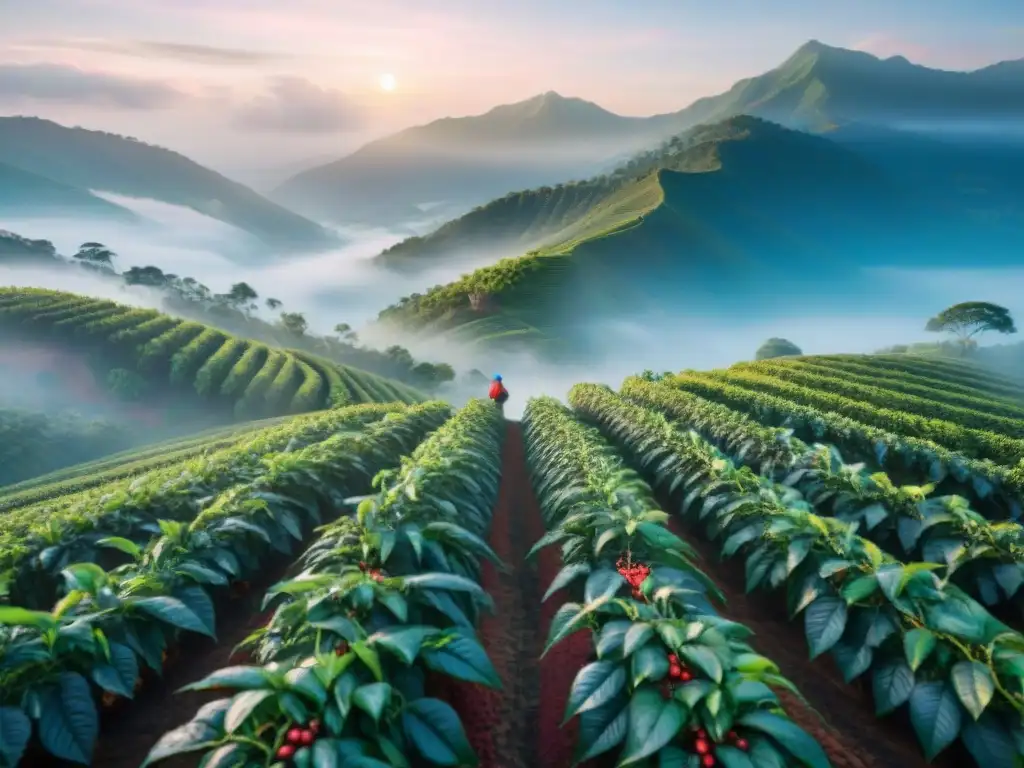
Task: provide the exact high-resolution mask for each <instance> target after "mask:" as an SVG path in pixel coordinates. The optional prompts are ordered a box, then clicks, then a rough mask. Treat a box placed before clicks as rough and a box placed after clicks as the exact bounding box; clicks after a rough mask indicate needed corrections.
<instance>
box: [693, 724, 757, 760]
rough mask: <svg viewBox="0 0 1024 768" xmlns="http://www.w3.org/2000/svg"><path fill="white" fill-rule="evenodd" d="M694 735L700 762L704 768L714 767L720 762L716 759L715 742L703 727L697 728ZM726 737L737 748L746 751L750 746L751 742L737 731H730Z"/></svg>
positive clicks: (694, 745)
mask: <svg viewBox="0 0 1024 768" xmlns="http://www.w3.org/2000/svg"><path fill="white" fill-rule="evenodd" d="M693 737H694V738H693V751H694V752H695V753H696V754H698V755H700V764H701V765H702V766H704V768H713V767H714V766H715V765H717V763H718V761H717V760H716V759H715V746H714V745H715V742H714V741H712V740H711V739H709V738H708V732H707V731H705V730H704V729H703V728H695V729H694V731H693ZM725 738H726V741H727V742H729V743H730V744H732V746H734V747H736V749H740V750H742V751H744V752H746V751H747V750H748V749H749V748H750V742H748V741H747V740H746V739H741V738H740V737H739V735H738V734H737V733H736V731H729V733H727V734H726V736H725Z"/></svg>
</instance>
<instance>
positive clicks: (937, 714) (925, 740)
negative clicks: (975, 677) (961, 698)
mask: <svg viewBox="0 0 1024 768" xmlns="http://www.w3.org/2000/svg"><path fill="white" fill-rule="evenodd" d="M962 720H963V717H962V715H961V714H960V703H959V702H958V701H957V697H956V694H955V693H954V692H953V691H952V690H951V689H950V688H949V686H948V685H946V684H945V683H943V682H933V683H918V684H917V685H916V686H914V691H913V693H911V694H910V722H911V724H912V725H913V726H914V732H915V733H916V734H917V739H918V741H920V742H921V746H922V747H924V753H925V758H927V760H928V761H929V762H931V761H932V760H933V759H934V758H935V756H936V755H937V754H939V752H941V751H942V750H943V749H945V748H946V747H948V746H949V745H950V744H952V743H953V741H954V740H955V739H956V737H957V735H958V734H959V733H960V725H961V723H962Z"/></svg>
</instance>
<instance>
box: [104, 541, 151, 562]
mask: <svg viewBox="0 0 1024 768" xmlns="http://www.w3.org/2000/svg"><path fill="white" fill-rule="evenodd" d="M96 546H98V547H110V548H111V549H117V550H120V551H121V552H124V553H125V554H126V555H131V556H132V557H133V558H136V559H137V558H138V556H139V555H141V554H142V548H141V547H139V545H138V544H136V543H135V542H134V541H132V540H131V539H126V538H124V537H123V536H107V537H106V538H105V539H100V540H99V541H97V542H96Z"/></svg>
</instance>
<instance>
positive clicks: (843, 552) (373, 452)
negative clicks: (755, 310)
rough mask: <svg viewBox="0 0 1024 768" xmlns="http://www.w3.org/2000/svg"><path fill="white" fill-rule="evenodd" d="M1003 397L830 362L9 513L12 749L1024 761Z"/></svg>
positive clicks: (893, 369) (359, 759)
mask: <svg viewBox="0 0 1024 768" xmlns="http://www.w3.org/2000/svg"><path fill="white" fill-rule="evenodd" d="M854 368H857V369H858V370H860V373H859V374H856V375H858V376H860V377H861V378H862V379H864V381H858V380H856V379H854V378H853V377H852V376H846V375H845V374H844V373H843V372H844V371H846V372H852V373H856V371H854V370H853V369H854ZM830 371H837V372H839V373H838V375H832V376H830V375H829V372H830ZM873 371H878V372H879V373H878V375H877V376H874V375H873V374H872V372H873ZM833 379H834V380H835V381H836V385H835V387H833V386H832V385H831V381H832V380H833ZM840 387H842V388H843V389H842V390H840ZM856 387H862V388H856ZM1017 387H1018V385H1017V384H1015V383H1014V382H1011V381H1008V380H1004V379H1001V378H998V377H995V376H993V375H991V374H987V373H984V372H983V371H981V370H979V369H975V368H971V367H969V366H964V365H957V364H954V363H950V362H945V361H923V360H917V359H913V358H909V357H900V356H892V357H854V356H843V357H837V358H831V357H829V358H796V359H787V360H785V361H771V362H766V363H761V364H754V365H742V366H737V367H736V368H734V369H730V370H729V371H715V372H711V373H706V374H697V373H691V372H687V373H684V374H681V375H679V376H678V377H675V378H671V379H668V380H665V381H661V382H657V383H655V382H649V381H644V380H642V379H639V378H631V379H629V380H627V381H626V382H625V384H624V385H623V387H622V388H621V390H620V391H619V392H615V391H613V390H612V389H609V388H608V387H605V386H600V385H593V384H580V385H577V386H576V387H575V388H573V390H572V391H571V393H570V397H569V405H568V406H566V405H565V404H562V403H559V402H557V401H555V400H553V399H550V398H539V399H534V400H531V401H530V402H529V403H528V404H527V408H526V413H525V416H524V419H523V423H522V425H520V424H518V423H515V422H505V421H504V420H503V419H502V417H501V414H500V412H499V411H497V410H496V409H494V408H493V407H492V406H491V405H490V404H489V403H485V402H481V401H471V402H470V403H469V404H468V405H467V406H465V407H464V408H462V409H460V410H458V411H456V412H454V413H452V411H451V409H450V408H449V407H448V406H446V405H443V404H440V403H425V404H418V405H405V404H400V403H393V404H390V405H361V406H352V407H345V408H340V409H333V410H329V411H325V412H322V413H316V414H308V415H303V416H297V417H292V418H289V419H286V420H282V421H280V422H278V423H273V424H268V425H263V424H260V425H250V426H246V427H245V428H244V429H243V430H242V431H240V432H238V433H211V434H209V435H206V436H203V437H202V438H201V439H200V441H202V440H205V441H207V444H209V445H218V446H219V447H218V449H217V450H216V451H213V452H211V453H209V454H208V455H204V456H202V457H200V458H192V459H188V458H185V459H183V460H181V461H179V462H178V463H174V464H169V465H166V466H162V467H149V466H148V465H146V466H143V465H140V471H141V472H143V474H137V475H130V476H128V477H124V478H120V479H114V480H111V481H110V482H109V483H106V484H105V485H97V486H95V487H92V488H88V489H85V490H79V491H76V492H71V493H68V494H67V495H66V496H62V497H56V498H50V499H47V500H45V501H37V502H35V503H23V504H20V505H18V504H14V505H11V506H9V507H8V509H7V510H6V512H4V513H0V573H6V574H7V576H6V578H5V580H4V582H3V583H4V588H3V595H4V596H3V597H2V598H0V625H2V626H0V724H2V726H3V727H2V728H0V758H2V759H3V760H4V761H5V763H6V764H10V765H42V764H45V761H46V760H47V759H49V758H50V757H57V758H60V759H63V760H68V761H71V762H76V763H79V764H89V765H97V766H99V765H102V766H114V767H115V768H121V766H129V765H131V766H138V765H139V764H140V763H143V762H144V760H145V761H148V762H147V764H151V763H159V762H162V761H164V760H171V761H172V762H173V763H174V764H175V765H177V764H182V765H184V764H196V762H197V761H198V760H199V759H200V758H202V761H203V765H208V766H209V765H225V766H227V765H230V766H235V765H245V766H293V765H294V766H310V765H317V766H320V765H324V766H333V765H339V766H340V765H346V766H348V765H352V766H369V767H373V766H391V767H392V768H398V767H400V766H410V767H411V766H417V767H419V766H430V765H437V766H464V765H482V766H486V767H488V768H498V767H499V766H500V767H501V768H526V767H527V766H529V767H530V768H567V766H570V765H577V764H578V765H582V766H586V768H603V767H604V766H612V765H615V766H623V767H625V766H637V767H640V766H644V767H647V766H649V767H650V768H654V766H685V767H686V768H715V766H724V768H751V766H754V767H756V768H778V767H780V766H781V767H786V766H804V767H805V768H826V767H827V766H829V765H832V766H837V767H840V768H847V767H848V768H881V767H882V766H886V767H888V766H891V767H892V768H907V767H912V768H918V767H919V766H920V767H923V766H925V765H927V764H929V763H931V764H933V765H941V766H943V767H944V768H945V767H946V766H949V767H950V768H952V767H953V766H969V765H979V766H985V768H1021V766H1022V765H1024V636H1022V635H1021V629H1022V628H1024V614H1022V613H1021V611H1020V608H1021V604H1022V597H1024V588H1022V586H1024V539H1022V536H1021V528H1020V525H1019V523H1018V522H1017V521H1015V520H1013V519H1010V518H1013V517H1014V516H1015V511H1016V513H1017V516H1019V509H1020V507H1019V505H1020V503H1021V498H1022V496H1021V493H1020V489H1021V488H1022V486H1021V484H1020V483H1019V481H1020V479H1021V478H1020V470H1021V467H1020V466H1019V464H1012V465H1011V464H1008V463H1004V464H998V463H996V462H995V461H993V460H992V459H991V458H985V457H983V456H982V452H983V451H988V450H990V449H991V447H992V446H996V447H998V448H999V449H1000V450H1002V451H1003V452H1004V453H1001V454H1000V458H1004V459H1005V458H1006V457H1009V458H1012V451H1011V447H1012V444H1013V442H1012V441H1014V440H1016V439H1017V438H1015V437H1013V431H1014V430H1015V429H1016V424H1015V423H1014V422H1015V418H1014V413H1015V412H1014V408H1016V407H1017V406H1018V405H1020V404H1021V403H1022V402H1024V400H1022V399H1021V398H1020V397H1019V396H1018V394H1016V393H1017V392H1018V389H1017ZM879 390H884V391H885V392H886V393H887V394H886V398H887V399H886V402H885V405H886V407H885V408H877V410H878V412H879V413H882V415H880V416H877V417H876V418H875V419H874V420H870V419H868V418H867V411H866V410H863V409H865V408H866V407H867V406H866V404H869V403H873V402H874V401H875V399H878V398H880V397H881V395H879V394H878V391H879ZM840 391H841V392H842V393H843V394H839V393H840ZM761 398H769V399H767V400H763V399H761ZM787 398H791V399H787ZM822 398H827V399H822ZM833 398H841V399H842V401H843V402H840V401H839V400H835V399H833ZM858 398H862V399H858ZM816 403H821V405H816ZM825 404H828V405H831V406H834V407H837V408H842V409H843V410H842V411H837V412H836V413H829V412H827V411H824V410H822V409H823V408H824V407H825ZM982 404H988V405H991V406H992V407H991V408H985V407H982ZM944 407H948V408H950V409H953V410H950V411H943V410H942V408H944ZM858 409H862V410H858ZM883 412H884V413H883ZM848 413H849V414H852V413H857V414H858V415H863V417H864V420H863V421H857V420H855V419H854V418H853V417H852V416H850V415H844V414H848ZM968 413H970V414H977V415H976V416H971V417H970V419H974V420H973V421H970V420H969V417H968V415H967V414H968ZM944 414H945V415H948V416H949V418H947V419H942V418H940V417H941V416H942V415H944ZM953 414H955V417H954V416H953ZM897 415H898V416H899V418H897ZM1001 419H1005V420H1006V421H1005V422H1004V421H1002V420H1001ZM926 427H927V429H928V430H930V432H929V437H920V436H918V432H920V431H921V430H924V429H925V428H926ZM954 427H955V428H957V429H960V430H963V432H962V433H961V432H957V431H955V429H954ZM900 429H906V430H907V431H908V432H909V433H910V434H908V435H903V434H902V433H901V432H900V431H899V430H900ZM915 430H916V431H915ZM965 435H966V436H965ZM940 439H941V440H942V441H943V442H941V443H940V442H938V441H939V440H940ZM219 441H227V444H225V445H223V446H221V445H220V443H219ZM819 441H820V442H821V444H818V443H819ZM1003 441H1010V442H1003ZM1008 446H1009V447H1008ZM191 447H192V446H191V445H190V444H183V445H182V446H181V450H185V451H187V450H189V449H190V448H191ZM167 448H168V450H169V451H171V452H173V445H171V446H168V447H167ZM146 460H147V457H143V458H142V459H141V461H142V462H143V463H144V462H145V461H146ZM847 460H851V461H856V462H857V463H848V461H847ZM97 468H98V469H100V468H101V465H97ZM81 477H82V475H81V474H78V475H74V476H72V475H71V474H70V473H69V475H68V476H67V477H66V478H63V479H67V480H68V481H76V480H78V479H80V478H81ZM57 479H58V480H60V479H62V478H57ZM930 480H931V481H930ZM30 490H32V489H27V488H26V489H23V491H22V492H28V491H30ZM1015 504H1016V505H1017V506H1014V505H1015ZM298 548H301V549H302V551H301V554H298V556H297V557H296V552H297V549H298ZM236 646H237V647H236ZM42 647H46V649H47V651H46V653H45V654H43V653H39V652H38V650H37V649H39V648H42ZM232 648H235V651H234V653H232ZM225 665H227V666H225ZM157 673H160V674H162V676H163V679H164V680H165V681H166V682H162V681H161V680H160V679H159V678H158V677H157ZM177 689H182V690H181V691H180V692H178V693H172V691H174V690H177ZM129 699H134V702H133V703H132V705H131V706H130V707H128V706H125V702H126V701H127V700H129ZM101 725H102V728H101ZM183 756H188V757H187V759H188V760H190V761H191V762H187V763H180V762H179V761H180V760H181V758H182V757H183Z"/></svg>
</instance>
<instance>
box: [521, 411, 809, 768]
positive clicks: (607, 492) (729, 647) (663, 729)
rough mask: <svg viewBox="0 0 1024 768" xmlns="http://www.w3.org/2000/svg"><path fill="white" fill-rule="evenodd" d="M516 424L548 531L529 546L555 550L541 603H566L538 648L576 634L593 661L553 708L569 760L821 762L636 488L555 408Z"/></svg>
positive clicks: (769, 668)
mask: <svg viewBox="0 0 1024 768" xmlns="http://www.w3.org/2000/svg"><path fill="white" fill-rule="evenodd" d="M524 424H525V434H526V439H527V458H528V464H529V468H530V473H531V475H532V479H533V483H534V488H535V489H536V492H537V496H538V500H539V501H540V504H541V509H542V512H543V515H544V517H545V519H546V524H547V527H548V533H547V534H546V535H545V536H544V537H543V538H542V539H541V541H539V542H538V543H537V545H536V546H535V547H534V551H536V550H538V549H540V548H542V547H545V546H550V545H554V544H558V545H560V547H561V551H562V553H563V563H564V565H563V568H562V570H561V571H560V572H559V573H558V575H557V576H556V577H555V580H554V582H553V583H552V584H551V587H550V589H549V590H548V595H547V597H548V598H549V597H550V596H551V595H552V594H554V593H555V592H557V591H558V590H560V589H563V588H568V589H569V590H570V593H571V594H572V596H573V597H574V598H575V599H574V600H573V601H572V602H569V603H566V604H565V605H563V606H562V607H561V608H560V609H559V611H558V613H557V614H556V615H555V618H554V620H553V622H552V625H551V629H550V636H549V638H548V642H547V648H546V650H545V652H546V651H547V650H549V649H550V648H551V647H552V646H553V645H555V644H557V643H558V642H560V641H562V640H563V639H565V638H566V637H568V636H569V635H571V634H573V633H575V632H578V631H587V632H590V633H591V636H592V639H593V644H594V655H595V656H596V659H595V660H594V661H592V662H591V663H589V664H587V665H586V666H585V667H583V669H581V670H580V671H579V674H578V675H577V677H576V679H575V681H574V683H573V686H572V690H571V692H570V694H569V700H568V702H567V703H566V711H565V719H566V720H567V721H568V720H569V719H571V718H573V717H579V719H580V728H579V743H578V759H579V760H580V761H583V760H589V759H591V758H593V757H596V756H598V755H602V754H605V753H608V752H610V751H612V750H615V751H616V753H617V760H616V765H619V766H629V765H641V764H642V765H653V764H655V762H654V761H656V764H657V765H700V766H704V768H713V766H715V765H719V764H721V765H723V766H725V767H726V768H730V766H741V765H766V766H767V765H772V766H780V765H803V766H812V767H814V768H822V767H825V766H828V765H829V762H828V759H827V757H826V755H825V753H824V751H823V750H822V749H821V747H820V746H819V744H818V743H817V742H816V741H815V740H814V739H813V738H811V737H810V736H809V735H808V734H807V733H806V732H804V731H803V730H802V729H801V728H799V727H798V726H797V725H796V724H795V723H793V721H791V720H790V719H789V718H788V717H787V716H786V715H785V713H784V712H783V710H782V708H781V706H780V705H779V700H778V698H777V696H776V694H775V693H774V692H773V691H772V689H771V688H770V687H769V686H770V685H774V686H781V687H785V688H788V689H790V690H793V686H792V684H791V683H789V682H788V681H787V680H785V679H784V678H782V677H781V676H780V674H779V671H778V668H777V667H776V666H775V664H774V663H773V662H771V661H770V660H769V659H766V658H764V657H763V656H760V655H758V654H756V653H754V652H753V650H752V649H751V648H750V646H749V645H747V643H746V642H745V640H746V638H747V637H749V636H750V634H751V633H750V630H748V629H747V628H746V627H744V626H743V625H740V624H737V623H735V622H732V621H729V620H727V619H724V618H722V617H721V616H719V615H718V614H717V613H716V612H715V611H714V609H713V608H712V607H711V605H710V603H709V601H708V597H707V593H708V591H711V592H712V593H713V594H715V593H717V590H716V589H715V587H714V585H713V584H711V583H710V582H709V581H708V579H707V577H706V576H705V575H704V574H703V573H702V572H700V571H699V570H698V569H697V568H696V567H695V566H694V565H693V564H692V561H691V554H692V551H691V549H690V548H689V547H688V546H687V545H686V544H685V543H684V542H683V541H682V540H681V539H679V538H678V537H677V536H675V535H674V534H673V533H672V532H670V531H669V530H668V528H667V527H666V526H665V524H666V522H667V519H668V515H667V514H666V513H665V512H663V511H661V510H660V509H659V508H658V506H657V504H656V502H655V500H654V497H653V493H652V492H651V489H650V487H649V486H648V485H647V484H646V483H644V482H643V480H642V479H641V478H640V477H639V476H638V475H637V474H636V473H635V472H634V471H632V470H630V469H629V468H627V467H626V466H625V465H624V462H623V460H622V458H621V457H620V456H619V455H618V454H617V453H616V452H615V451H614V449H612V447H611V446H610V445H609V444H608V443H607V442H606V441H605V439H604V438H603V437H602V436H601V435H600V433H598V432H597V430H595V429H593V428H592V427H587V426H585V425H583V424H582V423H580V422H579V421H578V420H577V419H576V418H575V417H574V416H573V415H572V414H571V413H570V412H569V411H568V410H567V409H566V408H565V407H564V406H562V405H561V404H560V403H558V402H557V401H555V400H552V399H547V398H543V399H537V400H531V401H530V402H529V404H528V405H527V408H526V415H525V417H524ZM794 692H795V691H794Z"/></svg>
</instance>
